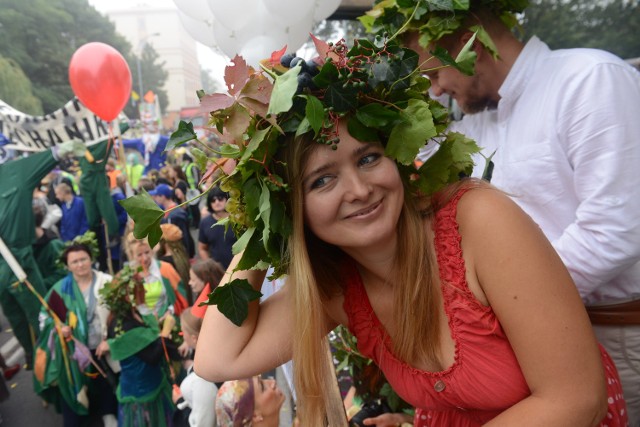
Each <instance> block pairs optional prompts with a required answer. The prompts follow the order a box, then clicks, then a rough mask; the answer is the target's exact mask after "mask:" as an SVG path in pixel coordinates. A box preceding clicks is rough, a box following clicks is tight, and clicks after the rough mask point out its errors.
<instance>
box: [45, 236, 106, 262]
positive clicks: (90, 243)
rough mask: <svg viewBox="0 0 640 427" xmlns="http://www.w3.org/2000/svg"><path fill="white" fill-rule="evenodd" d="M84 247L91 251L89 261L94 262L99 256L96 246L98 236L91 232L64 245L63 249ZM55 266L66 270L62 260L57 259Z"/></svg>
mask: <svg viewBox="0 0 640 427" xmlns="http://www.w3.org/2000/svg"><path fill="white" fill-rule="evenodd" d="M77 244H79V245H85V246H86V247H88V248H89V250H90V251H91V260H92V261H95V260H97V259H98V257H99V256H100V245H98V236H96V233H95V232H93V231H90V230H89V231H86V232H85V233H84V234H81V235H79V236H76V237H74V238H73V239H72V240H69V241H68V242H66V243H65V245H64V247H65V248H68V247H69V246H71V245H77ZM56 265H57V266H58V267H59V268H66V267H67V266H66V265H64V263H63V262H62V259H61V258H60V259H58V260H57V262H56Z"/></svg>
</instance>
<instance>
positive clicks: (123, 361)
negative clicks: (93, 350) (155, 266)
mask: <svg viewBox="0 0 640 427" xmlns="http://www.w3.org/2000/svg"><path fill="white" fill-rule="evenodd" d="M140 270H141V268H140V267H138V268H137V269H132V268H131V267H130V266H129V265H127V266H125V267H124V268H123V269H122V270H121V271H120V273H119V274H118V275H117V276H116V278H115V279H114V280H113V281H112V282H111V283H110V284H108V285H107V286H106V287H105V289H104V290H103V296H104V299H105V301H106V302H107V304H108V305H109V307H110V309H111V311H112V316H111V320H110V324H109V335H108V337H109V338H108V340H107V343H108V345H109V349H110V352H111V356H112V357H113V358H114V359H115V360H118V361H119V362H120V366H121V368H122V370H121V372H120V381H119V385H118V389H117V392H116V395H117V397H118V425H119V426H120V427H146V426H154V427H165V426H169V425H171V422H172V418H173V412H174V410H175V407H174V405H173V403H172V400H171V384H170V382H169V380H168V377H169V375H168V370H169V369H170V368H169V365H168V364H167V359H168V358H177V357H179V356H178V354H177V349H176V347H175V346H174V345H172V344H171V341H170V340H169V339H166V338H167V337H168V333H167V331H166V330H163V331H160V326H159V323H158V320H157V317H156V316H155V315H154V314H153V313H150V314H142V313H141V312H140V310H139V308H140V307H144V306H145V287H144V278H143V277H142V275H141V274H140V272H139V271H140Z"/></svg>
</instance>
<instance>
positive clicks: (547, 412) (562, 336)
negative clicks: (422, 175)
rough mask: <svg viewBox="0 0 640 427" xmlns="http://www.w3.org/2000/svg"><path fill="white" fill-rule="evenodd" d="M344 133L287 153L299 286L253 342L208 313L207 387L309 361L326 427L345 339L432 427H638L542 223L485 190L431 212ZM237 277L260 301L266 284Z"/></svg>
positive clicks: (314, 409)
mask: <svg viewBox="0 0 640 427" xmlns="http://www.w3.org/2000/svg"><path fill="white" fill-rule="evenodd" d="M337 130H338V133H339V135H340V138H341V139H340V143H339V144H338V145H337V149H332V147H331V146H328V145H325V144H316V143H313V142H312V141H300V142H299V143H296V144H292V143H289V144H286V145H285V148H284V150H285V153H284V156H283V157H284V162H285V163H286V164H287V165H288V168H287V171H286V172H287V177H286V178H287V182H288V183H289V185H290V186H291V192H290V195H291V196H290V198H291V200H290V206H291V207H292V210H293V212H292V217H293V233H292V237H291V239H290V243H289V244H290V248H289V251H290V254H291V255H290V256H291V261H290V268H289V276H288V279H287V283H286V285H285V286H284V288H283V289H282V290H281V291H280V292H278V293H277V294H275V295H273V296H272V297H271V298H269V299H267V300H266V301H265V302H264V303H263V304H261V305H259V304H258V303H257V302H252V303H250V306H249V315H248V318H247V320H245V322H244V323H243V324H242V326H241V327H236V326H234V325H233V324H232V323H231V322H229V320H227V319H226V318H225V317H223V316H222V315H221V314H220V313H219V312H218V310H216V309H209V310H207V313H206V316H205V319H204V324H203V328H202V336H203V338H204V339H201V340H200V341H199V344H198V351H197V352H196V360H195V362H196V365H195V366H196V372H198V374H199V375H201V376H203V377H204V378H206V379H209V380H214V381H220V380H222V379H227V378H242V377H247V376H249V375H254V374H255V373H256V372H265V371H267V370H269V369H272V368H274V367H275V366H278V365H280V364H282V363H284V362H285V361H287V360H289V359H290V358H291V357H292V356H293V360H294V366H295V368H296V373H295V375H296V391H297V394H298V401H299V402H300V401H302V402H303V403H302V407H301V410H302V411H303V412H302V413H301V424H302V425H318V424H319V423H321V420H322V419H323V412H324V410H325V406H324V405H325V403H324V400H323V398H322V396H321V393H319V391H320V390H323V389H325V383H324V381H325V379H326V378H327V377H328V376H329V375H331V372H330V371H329V369H328V368H323V366H326V365H325V364H323V363H322V357H323V354H324V353H323V352H322V337H323V336H325V335H326V334H327V333H328V332H329V331H330V330H331V329H332V328H334V327H335V326H336V325H338V324H343V325H347V326H348V327H349V329H350V330H351V331H352V333H354V334H355V335H356V337H357V339H358V347H359V350H360V351H361V352H362V353H363V354H365V355H367V356H368V357H370V358H372V359H373V360H374V361H375V362H376V363H377V364H378V365H379V366H380V367H381V368H382V370H383V371H384V373H385V375H386V377H387V379H388V380H389V382H390V383H391V385H392V387H394V389H395V390H396V392H398V394H400V395H401V396H402V397H403V398H404V399H405V400H406V401H407V402H409V403H411V404H412V405H414V406H415V407H416V408H418V410H417V412H416V419H415V422H416V424H417V425H456V426H477V425H481V424H484V423H489V424H488V425H519V426H525V425H597V424H598V423H599V422H600V421H601V420H602V419H603V418H604V417H612V418H613V419H612V420H611V421H610V423H609V425H622V424H621V423H622V422H621V421H620V418H619V417H620V411H624V402H623V401H621V400H620V395H621V392H620V387H619V382H618V378H617V373H616V371H615V367H614V366H613V364H612V362H611V360H610V359H609V358H608V356H607V355H606V353H605V352H604V351H603V350H602V349H599V347H598V344H597V343H596V341H595V339H594V336H593V332H592V330H591V327H590V324H589V319H588V317H587V315H586V312H585V310H584V307H583V305H582V303H581V300H580V297H579V295H578V293H577V291H576V288H575V286H574V285H573V282H572V281H571V279H570V277H569V275H568V272H567V271H566V269H565V267H564V266H563V264H562V262H561V260H560V259H559V258H558V256H557V255H556V253H555V252H554V250H553V249H552V248H551V246H550V245H549V242H548V241H547V240H546V239H545V238H544V236H543V234H542V233H541V232H540V230H539V229H538V227H537V226H536V225H535V224H534V223H533V222H532V221H531V220H530V218H529V217H527V216H526V215H525V214H524V213H523V212H522V211H521V210H520V209H519V208H518V207H517V205H515V204H514V203H513V202H512V201H511V200H510V199H509V198H508V197H507V196H505V195H504V194H502V193H500V192H499V191H496V190H495V189H493V188H490V187H489V186H488V185H485V184H481V183H480V182H475V181H464V182H463V183H462V184H459V185H457V186H454V187H447V188H445V190H443V191H440V192H439V193H437V194H436V195H434V196H433V197H432V198H431V200H419V199H417V198H416V197H414V196H413V195H412V193H410V192H409V191H405V185H404V183H403V181H402V179H401V176H400V174H399V172H398V168H397V166H396V164H395V163H394V161H392V160H391V159H390V158H388V157H386V156H385V151H384V148H383V146H382V144H380V143H375V142H374V143H371V142H367V143H363V142H360V141H358V140H356V139H355V138H353V137H352V136H351V135H350V134H349V131H348V130H347V127H346V123H345V120H341V121H340V123H339V125H338V129H337ZM235 262H237V260H234V262H232V267H233V266H234V263H235ZM226 277H228V276H226ZM234 277H238V278H246V279H248V280H249V282H250V283H251V284H252V285H253V286H254V287H255V288H256V289H258V288H259V286H260V284H262V279H263V274H260V273H259V272H257V271H240V272H236V273H234ZM226 280H227V279H226V278H225V279H224V280H223V281H222V284H224V283H225V281H226ZM200 355H205V356H200ZM603 366H604V367H603ZM607 396H609V403H610V404H609V408H608V410H607ZM608 421H609V420H608ZM616 422H617V423H616Z"/></svg>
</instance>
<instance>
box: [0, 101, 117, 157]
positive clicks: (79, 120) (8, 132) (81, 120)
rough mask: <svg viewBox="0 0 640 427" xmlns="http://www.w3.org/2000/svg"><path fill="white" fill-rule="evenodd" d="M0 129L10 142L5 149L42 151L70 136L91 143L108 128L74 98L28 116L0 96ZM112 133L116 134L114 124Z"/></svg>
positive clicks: (106, 132) (107, 132)
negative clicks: (0, 98) (43, 112)
mask: <svg viewBox="0 0 640 427" xmlns="http://www.w3.org/2000/svg"><path fill="white" fill-rule="evenodd" d="M0 133H1V134H3V135H4V136H5V137H6V138H7V139H8V140H9V142H10V144H9V145H5V146H4V148H5V149H8V148H13V149H16V150H22V151H43V150H46V149H47V148H49V147H52V146H54V145H56V144H61V143H63V142H66V141H69V140H72V139H79V140H81V141H82V142H84V143H85V144H87V145H91V144H92V143H96V142H99V141H102V140H104V139H106V138H107V137H108V136H109V129H108V123H107V122H105V121H104V120H102V119H101V118H100V117H98V116H96V115H95V114H93V113H92V112H91V111H90V110H89V109H88V108H87V107H85V106H84V105H83V104H82V103H81V102H80V101H79V100H78V99H77V98H74V99H72V100H71V101H69V102H67V104H66V105H65V106H64V107H62V108H60V109H59V110H56V111H54V112H53V113H51V114H47V115H45V116H29V115H27V114H25V113H22V112H20V111H18V110H16V109H15V108H13V107H11V106H10V105H8V104H7V103H5V102H3V101H1V100H0ZM113 133H114V134H115V136H118V135H119V129H118V126H114V129H113Z"/></svg>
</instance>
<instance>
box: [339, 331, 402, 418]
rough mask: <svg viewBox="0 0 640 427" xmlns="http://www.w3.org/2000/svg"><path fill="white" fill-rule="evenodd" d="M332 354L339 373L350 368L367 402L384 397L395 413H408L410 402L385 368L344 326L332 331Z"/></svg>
mask: <svg viewBox="0 0 640 427" xmlns="http://www.w3.org/2000/svg"><path fill="white" fill-rule="evenodd" d="M329 341H330V343H331V347H332V350H333V357H334V359H335V360H336V361H337V363H338V364H337V366H336V373H337V375H338V376H340V374H341V373H342V372H343V371H347V372H348V374H349V376H350V377H351V378H352V379H353V385H354V387H355V388H356V395H357V396H358V397H360V398H361V399H362V400H363V401H364V402H369V401H372V400H376V399H378V398H384V399H385V400H386V401H387V404H388V405H389V408H391V410H392V411H393V412H406V411H407V410H410V409H412V407H411V405H409V404H408V403H407V402H405V401H404V400H402V398H400V396H398V394H397V393H396V392H395V391H394V390H393V388H391V385H389V382H388V381H387V379H386V378H385V376H384V374H383V373H382V371H381V370H380V369H379V368H378V367H377V366H376V365H375V364H374V363H373V360H371V359H369V358H368V357H365V356H363V355H362V354H361V353H360V352H359V351H358V340H357V339H356V337H355V336H353V335H352V334H351V333H350V332H349V330H348V329H347V328H346V327H344V326H342V325H341V326H338V327H337V328H335V329H334V330H333V331H332V332H331V333H330V334H329Z"/></svg>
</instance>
